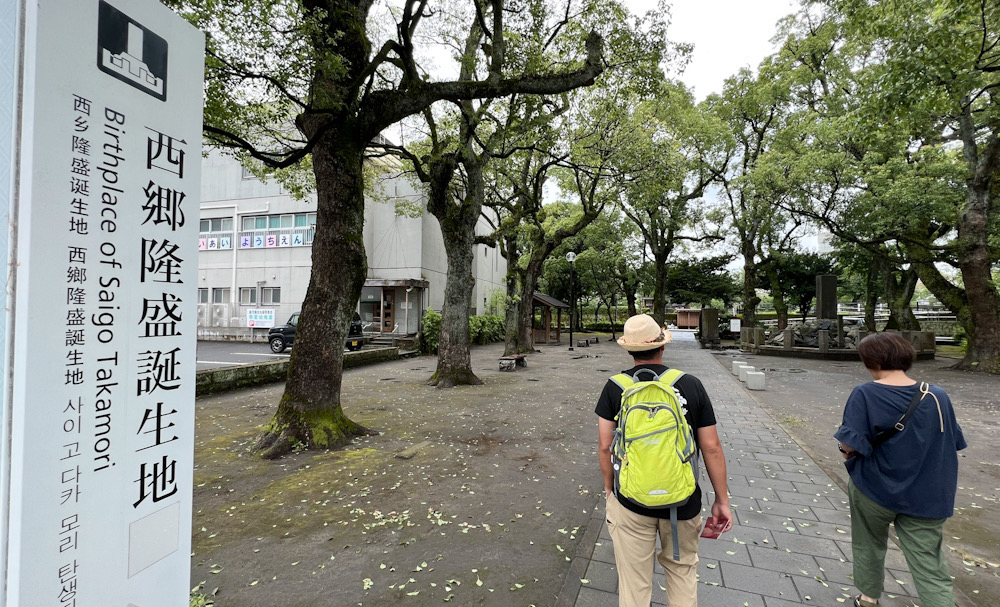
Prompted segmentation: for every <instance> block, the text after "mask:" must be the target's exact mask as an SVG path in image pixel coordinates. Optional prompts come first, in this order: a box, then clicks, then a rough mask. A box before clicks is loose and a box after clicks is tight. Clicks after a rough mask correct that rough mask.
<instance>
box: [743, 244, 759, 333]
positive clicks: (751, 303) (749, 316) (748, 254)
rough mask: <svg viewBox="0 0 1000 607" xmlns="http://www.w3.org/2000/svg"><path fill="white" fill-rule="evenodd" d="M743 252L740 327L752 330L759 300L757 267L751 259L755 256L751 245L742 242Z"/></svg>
mask: <svg viewBox="0 0 1000 607" xmlns="http://www.w3.org/2000/svg"><path fill="white" fill-rule="evenodd" d="M741 248H742V250H743V319H742V322H741V326H742V327H743V328H747V329H752V328H753V327H756V326H757V305H758V304H760V298H759V297H757V270H758V266H757V264H756V263H754V261H753V259H754V256H755V255H756V251H755V250H754V247H753V244H752V243H751V242H748V241H747V240H744V242H743V245H742V247H741Z"/></svg>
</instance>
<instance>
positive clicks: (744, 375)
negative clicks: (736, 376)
mask: <svg viewBox="0 0 1000 607" xmlns="http://www.w3.org/2000/svg"><path fill="white" fill-rule="evenodd" d="M756 370H757V369H754V368H753V367H751V366H750V365H743V366H742V367H740V381H746V380H747V373H748V372H751V371H756Z"/></svg>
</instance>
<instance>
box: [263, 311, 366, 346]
mask: <svg viewBox="0 0 1000 607" xmlns="http://www.w3.org/2000/svg"><path fill="white" fill-rule="evenodd" d="M298 324H299V313H298V312H296V313H295V314H292V315H291V317H289V319H288V322H287V323H285V324H283V325H281V326H278V327H272V328H271V330H270V331H268V332H267V342H268V344H270V345H271V352H274V353H275V354H280V353H282V352H284V351H285V348H287V347H288V346H291V345H292V344H293V343H294V342H295V327H297V326H298ZM364 343H365V340H364V339H363V337H362V330H361V316H359V315H358V313H357V312H355V313H354V319H353V320H352V321H351V328H350V329H349V330H348V332H347V343H345V344H344V347H345V348H347V349H348V350H352V351H353V350H360V349H361V346H363V345H364Z"/></svg>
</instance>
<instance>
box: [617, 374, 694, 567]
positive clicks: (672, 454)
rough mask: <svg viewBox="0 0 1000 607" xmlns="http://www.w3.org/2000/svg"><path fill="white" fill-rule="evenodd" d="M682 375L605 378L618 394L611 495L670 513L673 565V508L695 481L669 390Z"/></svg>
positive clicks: (689, 444) (689, 436) (684, 429)
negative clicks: (618, 404)
mask: <svg viewBox="0 0 1000 607" xmlns="http://www.w3.org/2000/svg"><path fill="white" fill-rule="evenodd" d="M683 375H684V372H683V371H678V370H677V369H668V370H667V371H665V372H664V373H663V375H657V374H656V372H654V371H653V370H652V369H639V370H638V371H636V373H635V375H633V376H629V375H626V374H624V373H619V374H618V375H615V376H614V377H612V378H611V381H613V382H615V383H616V384H618V386H620V387H621V389H622V403H621V405H622V406H621V410H620V411H619V412H618V415H617V416H616V417H615V421H617V422H618V428H617V429H616V430H615V435H614V440H613V441H612V443H611V459H612V463H613V464H614V474H615V494H616V495H618V496H619V497H620V498H623V499H625V500H626V501H628V502H630V503H633V504H636V505H638V506H642V507H644V508H651V509H661V508H662V509H668V508H669V509H670V522H671V529H672V531H673V534H672V535H673V539H674V560H680V551H679V549H678V541H677V508H678V507H679V506H683V505H684V504H685V503H687V501H688V499H689V498H690V497H691V495H692V494H693V493H694V490H695V487H697V481H696V478H697V475H698V471H697V468H698V460H697V457H696V446H695V442H694V433H693V432H692V430H691V425H690V424H688V421H687V418H686V417H685V416H684V410H683V408H682V407H681V403H680V398H679V397H678V395H677V390H676V389H675V388H674V384H675V383H677V380H678V379H680V378H681V376H683ZM647 377H648V379H645V378H647Z"/></svg>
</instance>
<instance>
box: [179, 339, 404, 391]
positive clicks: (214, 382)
mask: <svg viewBox="0 0 1000 607" xmlns="http://www.w3.org/2000/svg"><path fill="white" fill-rule="evenodd" d="M398 358H400V355H399V348H377V349H372V350H358V351H356V352H345V353H344V368H345V369H351V368H353V367H360V366H363V365H370V364H374V363H380V362H386V361H390V360H396V359H398ZM289 362H290V360H278V361H274V362H266V363H258V364H254V365H240V366H238V367H222V368H221V369H207V370H205V371H199V372H198V373H197V374H196V377H195V388H194V390H195V396H205V395H208V394H219V393H220V392H228V391H229V390H239V389H241V388H250V387H253V386H260V385H263V384H271V383H275V382H281V381H285V379H286V378H287V377H288V364H289Z"/></svg>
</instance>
